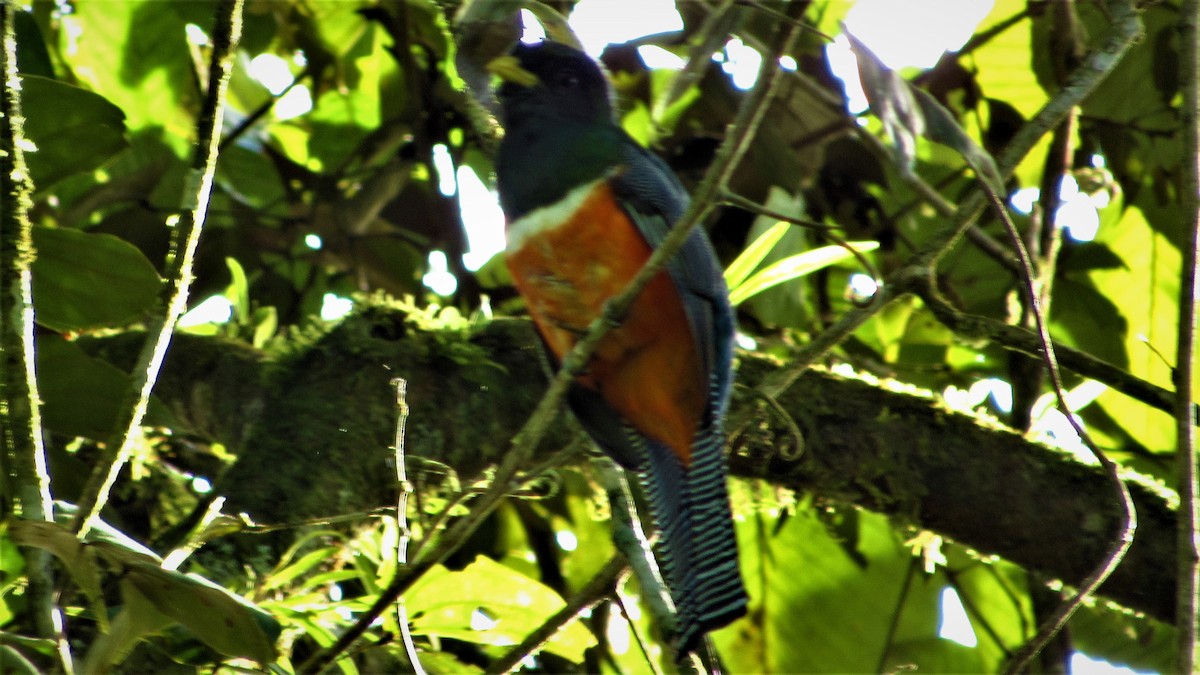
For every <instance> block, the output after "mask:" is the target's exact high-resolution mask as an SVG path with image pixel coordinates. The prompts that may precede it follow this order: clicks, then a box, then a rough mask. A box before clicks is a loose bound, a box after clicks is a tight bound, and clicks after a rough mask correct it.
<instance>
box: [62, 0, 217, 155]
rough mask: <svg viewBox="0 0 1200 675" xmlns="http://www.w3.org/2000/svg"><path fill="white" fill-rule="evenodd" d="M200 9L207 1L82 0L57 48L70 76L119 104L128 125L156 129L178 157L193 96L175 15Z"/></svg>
mask: <svg viewBox="0 0 1200 675" xmlns="http://www.w3.org/2000/svg"><path fill="white" fill-rule="evenodd" d="M205 7H212V3H197V2H183V3H168V2H158V1H157V0H123V1H122V2H94V3H93V2H84V3H79V5H78V6H76V7H74V12H72V13H71V14H69V15H66V16H64V17H63V18H62V21H63V24H64V28H63V30H61V31H60V35H61V36H62V40H63V41H64V43H65V44H63V45H62V46H61V48H62V50H63V51H64V52H69V53H70V54H71V55H72V58H71V63H72V64H75V65H74V74H75V76H76V77H78V78H79V80H80V81H81V82H82V83H84V84H85V85H86V86H88V87H89V88H90V89H92V90H93V91H95V92H97V93H99V94H101V95H103V96H104V97H105V98H107V99H108V100H110V101H112V102H113V103H115V104H116V105H117V106H119V107H120V108H121V110H123V111H124V112H125V115H126V117H127V124H128V126H129V128H130V129H142V128H146V127H160V128H162V129H163V130H164V131H165V132H166V133H164V134H163V138H164V139H165V140H166V141H167V142H168V143H170V144H171V146H172V149H173V150H174V151H175V153H176V154H178V155H180V156H183V155H184V154H185V153H186V152H187V151H188V149H189V145H190V143H191V141H192V138H193V137H194V135H195V126H196V125H195V120H194V114H193V110H194V108H195V107H196V106H197V104H198V100H199V97H198V92H197V87H196V84H195V78H196V73H195V66H194V64H193V62H192V56H191V53H190V51H189V48H188V42H187V23H188V19H187V18H185V17H184V16H182V15H181V12H191V11H197V12H201V13H207V12H203V9H204V8H205ZM207 14H208V15H209V16H212V14H211V13H207Z"/></svg>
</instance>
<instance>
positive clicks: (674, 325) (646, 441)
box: [489, 41, 748, 658]
mask: <svg viewBox="0 0 1200 675" xmlns="http://www.w3.org/2000/svg"><path fill="white" fill-rule="evenodd" d="M489 70H491V71H492V72H493V73H494V74H496V75H497V76H498V77H499V78H500V80H501V84H500V85H499V86H498V88H497V97H498V99H499V102H500V118H501V122H502V124H503V126H504V130H505V131H504V137H503V139H502V141H501V142H500V146H499V149H498V151H497V154H496V160H495V170H496V186H497V191H498V193H499V198H500V205H501V208H502V210H503V212H504V215H505V220H506V224H505V233H506V240H507V241H506V248H505V262H506V263H507V267H508V270H509V272H510V273H511V276H512V278H513V281H514V285H515V286H516V287H517V290H518V292H519V293H520V294H521V296H522V297H523V298H524V300H525V304H526V307H527V310H528V312H529V314H530V316H531V317H532V319H533V322H534V324H535V326H536V328H537V331H538V333H539V335H540V336H541V339H542V341H543V343H544V344H545V346H546V347H547V349H548V351H549V353H550V355H551V356H552V358H553V360H554V361H555V362H556V363H557V364H561V361H562V359H564V358H565V357H566V355H567V354H568V352H570V350H571V349H572V348H573V347H574V346H575V344H576V343H577V342H578V341H579V340H580V339H581V338H582V336H583V335H584V334H585V333H586V332H587V330H588V328H589V326H590V325H591V323H592V322H593V321H594V320H595V319H596V318H597V317H599V316H601V315H602V313H603V310H604V306H605V303H606V302H607V301H608V300H609V299H610V298H612V297H613V296H614V295H616V294H618V293H620V292H621V291H622V289H624V288H625V286H626V285H627V284H628V282H629V281H630V279H632V278H633V276H634V275H635V274H636V273H637V272H638V270H639V269H640V268H641V267H642V265H643V264H645V262H646V261H647V260H648V259H649V257H650V256H651V254H652V253H653V251H654V249H655V248H656V247H657V246H659V245H660V244H661V242H662V241H663V239H664V238H665V237H666V236H667V234H668V232H669V231H670V228H671V226H672V225H673V224H674V223H675V222H676V221H678V220H679V218H680V217H681V216H682V215H683V213H684V211H685V210H686V209H687V206H688V203H689V196H688V193H687V191H686V190H685V189H684V188H683V186H682V185H681V184H680V183H679V181H678V179H677V178H676V177H675V175H674V174H673V173H672V172H671V170H670V169H669V168H668V167H667V165H666V164H665V163H664V162H663V161H662V160H661V159H659V158H658V157H657V156H656V155H654V154H653V153H652V152H650V151H649V150H647V149H646V148H644V147H642V146H641V145H639V144H638V143H637V142H636V141H634V140H633V138H631V137H630V136H629V135H628V134H627V133H626V132H625V131H624V130H623V129H622V128H621V127H620V126H619V125H618V124H617V122H616V121H615V118H614V106H613V102H612V101H613V94H612V90H611V88H610V86H609V84H608V80H607V78H606V77H605V75H604V72H603V71H602V69H601V67H600V66H599V64H597V63H596V62H595V61H594V60H593V59H592V58H591V57H590V56H588V55H587V54H585V53H583V52H581V51H579V50H577V49H575V48H573V47H571V46H568V45H565V44H562V43H560V42H549V41H544V42H540V43H535V44H524V43H520V44H518V45H517V46H516V47H514V48H513V49H512V50H511V51H510V52H509V53H508V54H505V55H503V56H500V57H498V58H496V59H494V60H492V61H491V62H490V63H489ZM733 343H734V315H733V310H732V308H731V307H730V304H729V291H728V289H727V288H726V285H725V281H724V278H723V276H722V269H721V266H720V263H719V261H718V259H717V256H716V254H715V252H714V250H713V247H712V245H711V243H710V242H709V240H708V237H707V235H706V234H705V233H704V231H703V230H702V229H701V228H698V227H697V228H695V229H693V230H692V232H691V233H690V235H689V236H688V238H687V240H686V243H685V244H684V245H683V247H682V249H681V250H680V251H679V253H678V254H677V255H676V256H675V257H674V258H673V259H672V260H671V261H670V262H669V263H668V265H667V267H666V269H664V270H662V271H660V272H659V273H658V274H656V275H655V276H654V277H652V279H651V280H650V282H649V283H648V284H647V285H646V287H645V289H644V290H643V291H642V292H641V294H640V295H639V296H638V298H637V299H636V300H635V301H634V302H633V304H632V305H631V307H630V309H629V311H628V313H627V314H626V316H624V317H623V318H622V319H621V320H620V322H619V325H615V326H614V327H612V328H611V329H610V331H609V332H608V333H606V334H605V336H604V338H603V339H602V340H601V342H600V343H599V345H598V347H597V348H596V350H595V352H594V354H593V355H592V357H591V359H590V361H589V362H588V363H587V364H586V366H585V367H584V368H583V370H582V372H580V373H579V374H578V375H577V376H576V377H575V378H574V380H573V381H572V383H571V385H570V387H569V389H568V393H567V396H566V398H567V403H568V406H569V408H570V409H571V410H572V412H573V413H574V415H575V417H576V418H577V419H578V420H579V422H580V425H581V426H582V427H583V429H584V430H585V431H586V432H587V433H588V434H589V435H590V436H591V438H592V439H593V440H594V441H595V442H596V444H597V445H598V446H599V447H600V449H601V450H603V451H604V452H605V453H606V454H608V455H609V456H611V457H612V458H613V459H614V460H615V461H616V462H617V463H618V464H620V465H621V466H622V467H624V468H625V469H627V470H629V471H631V472H633V473H634V474H636V476H637V478H638V482H639V483H640V485H641V486H642V489H643V491H644V493H645V495H646V501H647V503H648V505H649V510H650V516H651V521H652V523H653V525H654V528H655V530H656V531H657V533H658V537H657V542H656V545H655V548H654V554H655V558H656V560H657V562H658V566H659V568H660V570H661V571H662V576H663V580H664V581H665V584H666V587H667V590H668V594H669V595H670V597H671V600H672V603H673V604H674V606H675V613H676V614H675V618H676V626H675V630H674V635H673V637H672V639H671V644H672V646H673V647H674V649H675V650H676V654H677V655H678V656H680V657H681V658H683V657H684V655H686V654H689V653H695V652H697V651H698V650H699V649H700V648H702V646H703V643H704V639H705V636H706V635H707V633H708V632H709V631H711V630H715V629H717V628H720V627H722V626H725V625H728V624H729V623H731V622H732V621H733V620H735V619H737V618H738V617H740V616H742V615H744V614H745V612H746V606H747V603H748V596H747V594H746V589H745V584H744V583H743V581H742V577H741V574H740V571H739V568H738V550H737V540H736V536H735V532H734V527H733V519H732V512H731V509H730V505H729V494H728V486H727V485H726V476H727V467H726V460H725V454H724V442H725V436H724V432H723V428H722V423H723V419H724V416H725V412H726V409H727V408H728V404H729V395H730V389H731V386H732V382H733V372H732V361H733Z"/></svg>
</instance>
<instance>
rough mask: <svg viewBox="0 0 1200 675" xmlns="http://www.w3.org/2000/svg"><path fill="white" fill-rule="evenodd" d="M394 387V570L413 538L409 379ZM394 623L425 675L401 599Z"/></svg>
mask: <svg viewBox="0 0 1200 675" xmlns="http://www.w3.org/2000/svg"><path fill="white" fill-rule="evenodd" d="M392 385H393V386H394V387H395V388H396V440H395V444H394V446H393V447H394V448H395V452H396V454H395V461H396V485H398V486H399V488H400V496H399V497H398V498H397V503H396V527H397V529H399V530H400V537H399V541H397V542H396V569H397V570H399V569H402V568H403V567H404V566H405V565H407V564H408V542H409V541H410V540H411V539H412V531H411V530H409V528H408V496H409V495H411V494H412V492H413V486H412V483H409V482H408V467H407V466H406V464H407V459H406V453H405V452H404V430H405V427H406V426H407V424H408V413H409V408H408V380H405V379H404V378H402V377H397V378H395V379H393V380H392ZM396 624H397V625H398V626H399V627H400V640H401V642H403V644H404V653H405V654H407V655H408V663H409V665H411V666H412V669H413V672H414V673H416V674H417V675H425V669H424V668H423V667H422V666H421V659H420V657H419V656H418V655H417V647H416V645H414V644H413V638H412V629H411V628H409V626H408V610H407V609H406V608H405V605H404V598H397V600H396Z"/></svg>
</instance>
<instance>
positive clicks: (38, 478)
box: [0, 0, 70, 663]
mask: <svg viewBox="0 0 1200 675" xmlns="http://www.w3.org/2000/svg"><path fill="white" fill-rule="evenodd" d="M16 11H17V7H16V5H15V4H14V3H12V2H8V1H7V0H3V1H0V41H2V43H3V44H0V265H2V267H0V420H3V422H4V423H3V425H0V426H3V430H2V433H3V439H2V440H3V444H4V453H3V462H2V467H3V471H2V472H0V473H2V474H3V480H4V485H3V488H4V489H3V500H4V503H3V504H2V505H0V513H2V514H3V515H5V516H7V515H8V514H10V513H15V514H16V515H18V516H19V517H21V518H27V519H30V520H51V521H52V520H54V511H53V500H52V498H51V495H50V475H49V473H48V471H47V468H46V449H45V445H44V443H43V438H42V418H41V397H40V396H39V395H38V385H37V378H36V377H35V375H34V360H35V358H34V323H33V288H32V279H33V277H32V271H31V269H32V265H33V261H34V259H35V258H36V257H37V251H36V250H35V249H34V245H33V226H32V224H31V223H30V222H29V207H30V205H31V203H32V199H31V196H32V194H33V182H32V179H31V178H30V176H29V172H28V169H27V168H26V166H25V155H24V151H23V149H22V146H21V142H20V141H21V140H23V138H24V133H23V130H22V126H23V125H24V123H25V120H24V117H23V116H22V115H21V98H20V95H19V93H18V92H19V91H20V89H21V83H20V80H19V79H18V75H17V38H16V33H15V27H14V23H15V20H16V19H15V14H16ZM24 553H25V561H26V574H27V575H28V577H29V590H28V595H27V597H28V598H29V609H30V612H31V613H32V615H33V624H34V629H35V630H36V631H37V634H38V635H40V636H41V637H46V638H56V637H61V636H60V635H59V633H60V631H59V630H58V629H57V628H56V627H55V621H54V616H53V615H54V612H55V611H56V610H55V608H54V599H53V592H54V579H53V576H52V573H51V569H50V556H49V554H48V553H47V552H46V551H42V550H38V549H33V548H27V549H25V551H24ZM61 644H63V645H65V642H61ZM60 651H61V654H62V657H63V659H64V663H66V662H68V660H69V658H70V653H69V651H67V650H66V649H65V647H64V648H63V649H62V650H60Z"/></svg>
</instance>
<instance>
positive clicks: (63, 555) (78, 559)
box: [8, 519, 108, 630]
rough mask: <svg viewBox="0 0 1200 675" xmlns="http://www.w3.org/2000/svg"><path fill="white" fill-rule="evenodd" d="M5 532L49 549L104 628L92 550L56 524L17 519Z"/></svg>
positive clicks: (104, 615)
mask: <svg viewBox="0 0 1200 675" xmlns="http://www.w3.org/2000/svg"><path fill="white" fill-rule="evenodd" d="M8 532H9V536H10V537H11V538H12V540H13V542H14V543H16V544H17V545H19V546H31V547H34V548H39V549H42V550H43V551H49V552H50V553H51V554H52V555H53V556H54V557H55V558H58V559H59V561H61V562H62V564H63V567H64V568H66V570H67V574H69V575H70V576H71V580H72V581H74V582H75V585H76V586H78V587H79V590H81V591H83V594H84V596H85V597H86V598H87V599H88V603H89V604H90V605H91V608H92V612H93V614H95V618H96V620H97V621H98V622H99V623H100V629H101V630H107V628H108V626H107V620H106V619H107V616H108V612H107V610H106V609H105V607H104V596H103V595H102V594H101V592H100V567H99V565H98V564H97V560H96V551H95V549H93V548H92V547H90V546H86V545H84V543H83V542H81V541H79V538H78V537H76V536H75V533H74V532H72V531H71V530H70V529H69V528H67V527H64V526H62V525H59V524H57V523H51V522H46V521H40V520H21V519H17V520H13V521H12V522H11V523H9V526H8Z"/></svg>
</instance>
